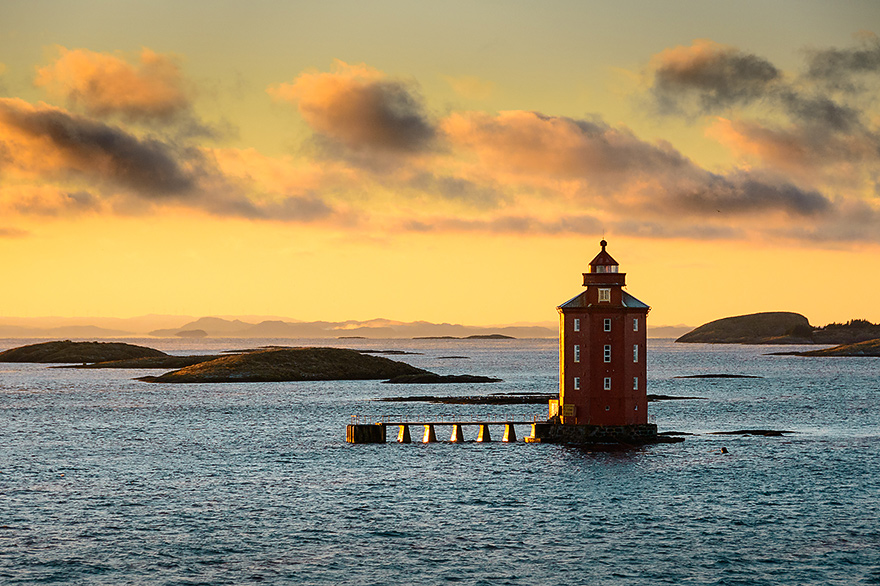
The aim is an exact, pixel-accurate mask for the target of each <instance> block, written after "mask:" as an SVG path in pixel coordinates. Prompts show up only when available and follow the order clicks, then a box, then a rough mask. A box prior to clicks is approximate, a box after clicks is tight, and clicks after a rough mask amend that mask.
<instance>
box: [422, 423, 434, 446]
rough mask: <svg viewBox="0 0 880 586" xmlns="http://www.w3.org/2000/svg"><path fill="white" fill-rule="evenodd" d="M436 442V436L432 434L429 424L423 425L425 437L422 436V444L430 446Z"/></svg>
mask: <svg viewBox="0 0 880 586" xmlns="http://www.w3.org/2000/svg"><path fill="white" fill-rule="evenodd" d="M436 441H437V436H436V435H435V434H434V426H433V425H432V424H430V423H429V424H427V425H425V435H424V436H422V443H424V444H432V443H434V442H436Z"/></svg>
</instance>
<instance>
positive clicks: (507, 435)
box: [501, 423, 516, 442]
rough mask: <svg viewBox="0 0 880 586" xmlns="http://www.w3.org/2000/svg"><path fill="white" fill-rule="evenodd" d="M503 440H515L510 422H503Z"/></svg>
mask: <svg viewBox="0 0 880 586" xmlns="http://www.w3.org/2000/svg"><path fill="white" fill-rule="evenodd" d="M501 441H503V442H515V441H516V430H515V429H514V428H513V424H512V423H505V424H504V439H502V440H501Z"/></svg>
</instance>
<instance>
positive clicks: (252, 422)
mask: <svg viewBox="0 0 880 586" xmlns="http://www.w3.org/2000/svg"><path fill="white" fill-rule="evenodd" d="M125 341H126V342H129V343H135V344H142V345H146V346H150V347H154V348H159V349H161V350H164V351H166V352H169V353H171V354H181V355H183V354H202V353H204V354H209V353H217V352H220V351H224V350H237V349H243V348H252V347H257V346H265V345H294V346H298V345H317V346H337V347H349V348H358V349H368V350H374V351H377V350H378V351H387V350H394V351H401V352H407V353H408V354H400V355H390V357H391V358H393V359H396V360H402V361H405V362H408V363H411V364H413V365H415V366H419V367H423V368H427V369H429V370H432V371H435V372H438V373H441V374H461V373H468V374H479V375H487V376H493V377H497V378H501V379H503V382H499V383H494V384H482V385H478V384H449V385H389V384H385V383H382V382H380V381H350V382H339V381H333V382H288V383H231V384H186V385H179V384H178V385H174V384H151V383H145V382H140V381H137V380H134V379H135V378H136V377H138V376H143V375H146V374H155V372H153V371H132V370H80V369H70V368H52V367H48V366H47V365H41V364H0V583H2V584H90V585H91V584H107V585H121V584H150V585H196V584H205V585H221V584H236V585H237V584H320V585H323V584H358V585H370V584H376V585H386V584H428V585H434V584H484V585H499V584H515V585H530V586H532V585H565V584H572V585H581V584H613V585H636V584H638V585H642V584H676V585H692V584H707V585H709V584H711V585H750V586H751V585H764V584H766V585H777V584H784V585H788V584H790V585H811V584H815V585H823V586H824V585H834V584H839V585H846V586H850V585H854V584H880V409H878V404H880V359H878V358H803V357H797V356H778V355H771V354H770V353H772V352H778V351H785V350H792V349H798V347H790V346H785V347H777V346H732V345H702V344H675V343H673V342H672V341H671V340H663V339H652V340H649V344H648V392H649V393H652V394H661V395H669V396H679V397H694V398H689V399H681V400H666V401H660V402H653V403H650V404H649V413H650V419H651V421H652V422H654V423H656V424H657V425H658V427H659V428H660V431H661V432H662V431H674V432H679V433H686V434H690V435H685V436H682V437H684V438H685V441H684V442H682V443H674V444H657V445H651V446H646V447H642V448H638V449H618V450H599V449H584V448H578V447H568V446H561V445H550V444H532V443H525V442H523V441H522V437H523V436H525V435H528V434H529V432H530V429H529V426H528V425H522V426H518V427H517V428H515V430H516V432H517V436H518V438H519V440H520V441H517V442H511V443H503V442H500V441H493V442H490V443H477V442H475V441H473V440H475V439H476V434H477V430H476V428H472V427H470V428H469V427H465V429H464V432H465V439H467V440H470V441H468V442H466V443H464V444H453V443H450V442H448V441H442V440H446V439H448V436H447V435H446V434H448V433H449V429H448V428H443V427H438V428H437V435H438V439H440V440H441V441H439V442H437V443H430V444H425V443H421V442H420V441H419V440H420V439H421V429H420V428H414V429H412V435H413V440H414V442H413V443H411V444H399V443H397V442H396V441H395V439H396V433H395V432H396V430H395V429H391V428H389V432H388V440H389V441H388V443H386V444H373V445H352V444H348V443H346V442H345V427H346V424H348V423H349V422H350V421H352V418H353V417H358V418H361V419H372V418H375V419H379V418H382V417H385V418H389V419H408V420H411V421H417V420H419V419H425V418H448V419H449V420H452V419H455V418H458V419H459V420H466V419H483V418H485V419H492V420H497V421H503V420H505V419H515V420H519V421H529V420H531V419H532V418H535V417H537V418H539V419H540V418H545V417H546V414H547V407H546V406H545V405H491V406H490V405H448V404H431V403H424V402H394V403H391V402H381V401H378V400H377V399H380V398H384V397H399V396H411V395H450V396H457V395H481V394H490V393H555V392H556V389H557V378H558V362H557V360H558V348H557V342H556V340H365V339H347V340H277V339H272V340H268V339H267V340H234V339H212V338H208V339H202V340H179V339H144V340H138V339H126V340H125ZM32 342H34V340H13V339H0V349H6V348H12V347H16V346H20V345H23V344H27V343H32ZM699 374H739V375H752V376H754V377H757V378H680V377H687V376H692V375H699ZM744 429H770V430H781V431H788V432H790V433H787V434H784V435H782V436H773V437H768V436H762V435H738V434H734V435H724V434H718V433H717V432H729V431H737V430H744ZM490 430H491V432H492V434H493V436H494V437H493V439H500V437H501V433H502V431H503V428H501V427H497V428H494V429H493V428H490Z"/></svg>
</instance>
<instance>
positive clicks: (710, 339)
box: [676, 311, 813, 344]
mask: <svg viewBox="0 0 880 586" xmlns="http://www.w3.org/2000/svg"><path fill="white" fill-rule="evenodd" d="M812 334H813V326H811V325H810V321H809V320H808V319H807V318H806V317H804V316H803V315H801V314H799V313H790V312H787V311H770V312H765V313H753V314H750V315H739V316H736V317H725V318H723V319H717V320H715V321H711V322H709V323H707V324H703V325H701V326H700V327H698V328H696V329H695V330H693V331H692V332H689V333H687V334H685V335H683V336H681V337H680V338H678V339H677V340H676V342H692V343H697V342H699V343H705V344H810V343H812Z"/></svg>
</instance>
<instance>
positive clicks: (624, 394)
mask: <svg viewBox="0 0 880 586" xmlns="http://www.w3.org/2000/svg"><path fill="white" fill-rule="evenodd" d="M599 245H600V246H601V247H602V250H601V251H599V253H598V254H597V255H596V257H595V258H594V259H593V260H592V261H590V272H588V273H584V274H583V275H584V287H585V288H586V289H585V290H584V291H582V292H581V293H579V294H578V295H576V296H575V297H573V298H572V299H569V300H568V301H566V302H565V303H563V304H562V305H560V306H559V307H557V310H558V311H559V373H560V376H559V407H558V415H559V417H560V420H561V422H562V423H572V424H589V425H637V424H645V423H647V422H648V399H647V384H646V377H647V368H646V360H645V359H646V349H647V339H648V337H647V327H646V325H645V320H646V319H647V317H648V311H649V310H650V307H648V306H647V305H646V304H645V303H642V302H641V301H639V300H638V299H636V298H635V297H633V296H632V295H630V294H629V293H627V292H626V291H624V287H625V286H626V273H621V272H620V271H619V265H618V263H617V261H616V260H614V258H613V257H612V256H611V255H610V254H609V253H608V251H607V250H606V247H607V246H608V243H607V242H606V241H605V240H602V241H601V242H600V243H599Z"/></svg>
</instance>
